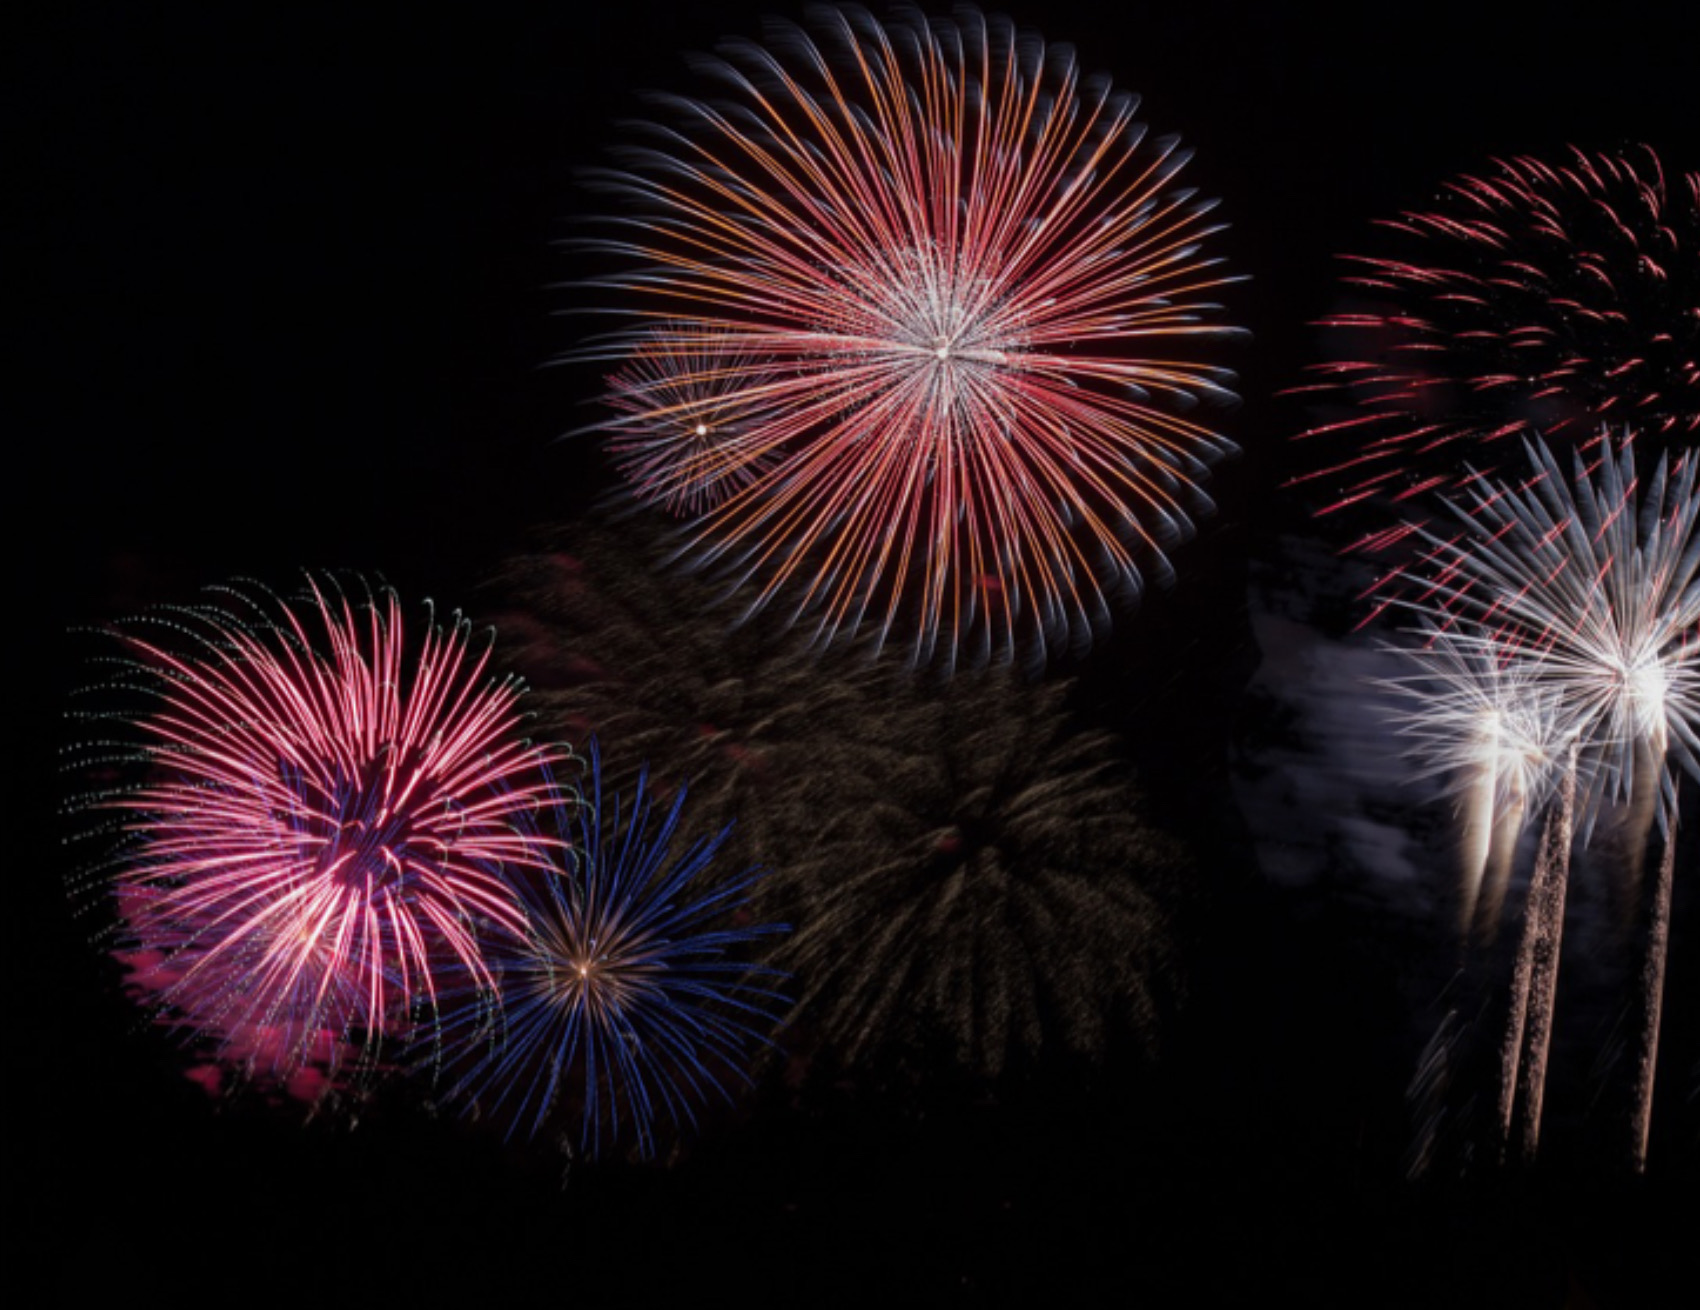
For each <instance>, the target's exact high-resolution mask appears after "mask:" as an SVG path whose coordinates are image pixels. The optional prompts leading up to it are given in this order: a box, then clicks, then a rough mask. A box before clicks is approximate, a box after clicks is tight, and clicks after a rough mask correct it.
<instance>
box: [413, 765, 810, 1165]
mask: <svg viewBox="0 0 1700 1310" xmlns="http://www.w3.org/2000/svg"><path fill="white" fill-rule="evenodd" d="M684 805H685V790H684V789H683V788H680V789H679V791H678V792H677V793H676V795H675V796H674V799H673V802H672V804H671V806H670V807H668V808H666V809H665V810H664V811H659V810H657V809H656V805H655V800H654V797H653V796H652V795H651V794H650V793H649V791H648V787H647V779H646V778H645V777H643V776H640V777H639V779H638V782H637V786H636V788H635V790H634V791H633V792H632V793H631V796H630V801H629V805H628V806H627V807H625V808H624V809H622V805H621V798H620V797H619V796H618V795H617V794H615V793H614V792H612V791H608V792H605V791H604V789H603V782H602V765H601V755H600V751H599V750H598V748H597V746H596V744H595V742H594V741H593V742H592V744H591V750H590V769H589V776H588V787H587V788H586V790H585V793H584V794H583V795H582V796H580V797H576V798H575V800H574V802H573V803H571V804H569V803H567V802H566V801H565V799H563V802H562V804H561V806H560V807H559V808H558V810H557V818H558V819H559V821H560V823H561V825H562V830H563V835H564V836H569V837H570V844H571V851H570V855H568V856H567V857H566V858H565V859H564V860H563V861H562V865H561V867H560V868H559V869H554V870H548V871H545V872H543V873H540V874H539V873H535V872H533V873H531V874H529V875H528V876H524V877H522V878H521V879H519V880H518V883H517V890H518V893H519V896H520V899H521V901H522V902H523V904H524V906H525V909H526V921H527V928H526V932H525V933H524V935H523V936H522V937H521V938H518V939H509V940H508V941H507V942H505V943H504V944H503V945H502V946H500V947H499V948H497V950H496V951H495V952H494V953H493V956H492V962H493V965H494V967H495V969H496V970H497V973H498V975H499V978H500V985H501V995H502V1019H501V1023H500V1026H499V1027H498V1028H497V1029H496V1030H495V1031H494V1033H492V1032H491V1030H490V1029H489V1027H488V1025H487V1024H486V1023H485V1021H484V1018H485V1017H484V1014H483V1011H482V1009H481V1007H479V1006H477V1005H474V1006H473V1007H471V1008H470V1009H468V1010H466V1011H463V1012H461V1013H460V1014H458V1015H457V1016H456V1020H457V1022H456V1023H455V1024H454V1025H453V1026H454V1027H455V1028H456V1029H457V1030H458V1031H457V1032H456V1034H455V1036H454V1039H453V1040H452V1041H451V1043H450V1045H449V1049H448V1054H447V1057H446V1058H447V1061H448V1063H449V1064H450V1066H451V1067H458V1074H457V1081H456V1083H455V1093H456V1094H457V1095H458V1096H460V1097H462V1098H464V1099H466V1100H468V1101H469V1102H470V1103H471V1104H472V1105H475V1106H477V1107H478V1109H479V1110H480V1112H481V1113H484V1114H489V1115H494V1116H498V1117H504V1118H506V1119H507V1120H508V1121H509V1132H510V1134H513V1133H519V1134H521V1135H524V1136H527V1137H530V1136H535V1135H536V1134H537V1133H538V1131H539V1130H541V1129H542V1128H543V1127H544V1126H545V1125H547V1124H549V1123H551V1122H552V1121H553V1122H554V1123H556V1125H557V1126H558V1127H561V1128H563V1130H564V1132H565V1135H566V1139H567V1140H568V1141H569V1142H570V1144H571V1149H573V1150H574V1151H575V1152H577V1153H580V1154H583V1155H586V1156H589V1157H595V1156H598V1155H600V1154H603V1153H604V1152H605V1151H606V1149H607V1148H608V1147H610V1146H611V1145H614V1144H616V1143H618V1142H620V1141H621V1140H622V1139H625V1140H627V1141H629V1142H631V1143H632V1144H634V1145H635V1147H636V1149H637V1151H638V1152H639V1153H640V1154H641V1155H643V1156H646V1157H647V1156H651V1155H653V1154H654V1153H655V1142H656V1137H655V1126H656V1121H657V1120H658V1119H662V1118H664V1119H666V1120H667V1121H669V1122H671V1123H672V1124H674V1125H675V1126H677V1125H681V1124H684V1123H694V1121H695V1115H696V1110H695V1107H696V1105H697V1104H698V1103H700V1102H701V1101H703V1100H705V1099H707V1098H708V1097H709V1096H711V1095H715V1094H719V1095H726V1084H727V1083H728V1082H729V1081H730V1080H732V1079H734V1078H739V1077H742V1076H743V1072H742V1071H743V1065H744V1062H745V1060H746V1059H747V1057H748V1055H749V1053H750V1051H751V1049H752V1048H753V1047H756V1046H759V1045H760V1044H761V1043H763V1042H765V1041H766V1040H767V1034H768V1033H769V1032H771V1031H772V1029H773V1027H774V1026H775V1024H776V1023H777V1021H778V1018H779V1016H780V1014H781V1013H782V1011H783V1007H784V1004H785V998H784V997H783V996H782V995H781V994H780V993H779V992H778V991H776V990H775V985H776V984H777V983H778V982H779V981H780V980H781V978H782V975H780V974H779V973H777V972H776V971H774V970H772V969H770V968H766V967H763V966H760V965H755V964H752V963H750V962H749V960H748V959H747V956H748V954H749V952H750V950H751V949H752V947H753V945H754V944H755V943H756V942H757V941H759V939H760V938H762V937H764V936H766V935H768V934H771V933H778V932H783V931H785V929H784V927H783V926H782V925H778V924H760V925H755V924H751V923H749V922H748V921H747V913H746V911H745V905H746V901H747V893H748V891H749V889H750V887H751V886H752V885H753V883H754V882H755V881H756V879H757V877H758V876H759V874H760V872H761V871H760V870H757V869H748V870H745V871H744V872H743V873H742V874H740V875H738V876H736V877H732V878H727V877H725V876H724V875H723V876H721V877H720V878H718V879H715V880H714V881H713V882H712V883H711V884H710V883H709V882H708V880H707V879H706V878H705V874H706V872H707V871H708V870H709V868H710V866H711V865H712V864H713V863H714V861H715V859H716V858H717V856H718V854H719V851H720V847H721V845H722V843H723V841H724V839H725V836H726V831H727V829H724V828H723V829H722V830H721V831H720V832H719V833H718V834H716V835H715V836H712V837H709V838H706V839H702V840H697V841H694V842H692V843H691V844H690V845H689V846H688V847H686V848H685V849H684V850H682V851H680V850H678V849H677V847H678V846H679V845H681V844H682V843H679V842H677V841H676V839H677V837H678V829H679V819H680V814H681V813H682V811H683V809H684ZM564 844H565V843H564ZM575 1116H576V1119H577V1123H576V1124H573V1123H572V1122H571V1120H572V1119H573V1118H574V1117H575ZM563 1121H566V1122H563Z"/></svg>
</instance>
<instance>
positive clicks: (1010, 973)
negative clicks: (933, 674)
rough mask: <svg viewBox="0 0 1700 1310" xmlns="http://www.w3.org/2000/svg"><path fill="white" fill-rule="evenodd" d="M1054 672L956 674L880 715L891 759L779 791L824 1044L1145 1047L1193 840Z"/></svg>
mask: <svg viewBox="0 0 1700 1310" xmlns="http://www.w3.org/2000/svg"><path fill="white" fill-rule="evenodd" d="M1066 694H1067V691H1066V688H1065V687H1061V686H1047V687H1040V688H1034V687H1027V686H1022V685H1019V684H1017V683H1016V682H1014V681H1013V680H1012V679H1011V678H1010V677H1009V676H1008V675H1004V674H996V675H994V674H989V673H982V674H977V675H972V676H966V677H960V678H958V679H956V680H955V681H953V682H952V683H951V684H950V686H949V688H948V689H947V690H946V691H945V692H943V693H941V694H936V695H932V696H910V697H907V698H903V699H902V700H901V703H900V705H899V706H897V707H894V709H895V710H896V713H895V714H894V715H893V716H891V717H880V718H875V719H873V720H871V721H870V722H869V723H868V724H867V726H866V728H865V729H864V732H865V734H866V736H867V737H868V738H870V739H876V740H869V741H865V742H864V743H863V748H864V749H865V750H868V751H869V753H870V754H874V755H876V756H883V757H884V760H885V763H884V766H883V767H882V768H881V769H879V770H878V771H877V772H868V771H860V770H858V771H855V772H850V771H845V770H836V769H834V770H830V771H822V773H820V774H818V775H817V776H816V777H815V778H814V779H811V780H805V781H803V782H802V783H800V785H798V786H797V787H796V788H795V789H794V792H793V794H792V796H791V797H790V798H789V804H788V805H787V806H785V808H784V811H783V815H782V819H781V823H782V826H783V827H784V829H785V843H786V850H787V852H788V859H787V861H786V863H785V865H784V866H783V867H782V869H781V872H780V873H779V874H778V875H777V876H776V877H775V879H774V880H773V882H772V884H771V886H772V889H773V894H774V897H775V898H776V902H775V903H776V905H777V907H778V911H777V912H783V913H784V914H785V915H786V916H787V917H788V918H790V919H792V921H793V922H794V923H795V924H796V925H797V926H796V931H795V932H794V934H793V936H792V937H791V938H790V939H789V940H788V941H787V942H786V943H785V946H784V950H783V951H782V952H781V954H780V956H779V960H780V962H781V963H782V964H784V966H785V967H786V968H787V969H788V970H789V971H790V972H792V973H793V974H794V976H795V977H796V980H797V987H798V989H799V992H800V997H801V999H800V1001H799V1003H798V1008H797V1023H798V1025H799V1026H800V1027H801V1028H803V1029H804V1030H806V1031H807V1032H808V1033H810V1034H812V1035H813V1036H814V1037H815V1038H816V1039H817V1041H818V1046H819V1052H818V1058H819V1059H821V1060H823V1061H825V1062H826V1063H827V1064H828V1065H831V1066H834V1067H841V1068H843V1069H846V1070H849V1069H854V1068H857V1067H858V1066H862V1067H864V1068H879V1067H882V1066H883V1065H884V1064H885V1062H886V1061H888V1060H890V1059H897V1060H906V1059H910V1058H915V1057H920V1058H926V1057H928V1056H934V1055H936V1056H942V1057H944V1058H946V1059H948V1060H951V1061H954V1062H955V1063H956V1064H957V1065H958V1066H959V1067H962V1068H965V1069H967V1070H969V1071H971V1072H973V1073H976V1074H979V1075H983V1076H989V1077H995V1076H996V1075H998V1074H999V1073H1000V1072H1001V1071H1002V1070H1003V1069H1004V1067H1005V1065H1006V1063H1007V1062H1009V1061H1011V1060H1014V1059H1022V1060H1025V1059H1029V1058H1034V1057H1039V1056H1041V1055H1044V1054H1053V1055H1054V1054H1058V1053H1069V1054H1074V1055H1081V1054H1084V1055H1087V1056H1098V1055H1100V1054H1102V1052H1103V1050H1104V1049H1105V1048H1106V1046H1109V1045H1113V1044H1115V1043H1116V1042H1117V1041H1126V1040H1128V1039H1131V1040H1132V1041H1133V1042H1135V1043H1136V1044H1138V1045H1139V1046H1140V1047H1141V1048H1142V1049H1144V1050H1145V1051H1146V1053H1147V1054H1149V1053H1151V1052H1153V1051H1154V1050H1155V1049H1156V1047H1157V1046H1158V1044H1159V1040H1158V1039H1159V1032H1160V1028H1161V1024H1162V1020H1163V1018H1164V1017H1165V1015H1166V1014H1167V1013H1168V1012H1169V1011H1170V1009H1171V1008H1172V1006H1173V1005H1174V1004H1175V1003H1176V1002H1177V1001H1178V999H1179V997H1180V995H1181V992H1182V991H1183V987H1182V985H1181V983H1180V980H1179V969H1178V966H1177V958H1178V957H1177V955H1176V953H1175V951H1174V947H1173V938H1172V936H1171V933H1172V921H1173V920H1172V914H1173V911H1174V909H1175V906H1176V904H1177V902H1178V897H1177V889H1178V888H1179V886H1180V885H1181V884H1182V883H1183V882H1184V880H1185V879H1184V871H1185V868H1186V865H1187V859H1186V857H1185V855H1184V853H1183V851H1182V848H1180V847H1179V845H1178V844H1177V843H1175V842H1174V841H1173V840H1172V839H1169V838H1167V837H1165V836H1164V835H1163V834H1162V833H1161V832H1160V831H1159V830H1157V829H1155V828H1154V827H1153V826H1152V825H1151V824H1150V822H1149V821H1148V819H1147V818H1146V816H1145V815H1144V814H1143V813H1142V803H1141V797H1140V795H1139V793H1138V791H1137V790H1136V789H1135V788H1134V787H1133V786H1132V785H1131V784H1130V783H1129V782H1128V780H1127V779H1126V777H1125V776H1123V774H1122V773H1121V771H1120V770H1119V768H1118V766H1117V764H1116V762H1115V760H1114V757H1113V754H1112V751H1111V746H1112V742H1111V739H1110V738H1109V737H1108V736H1107V735H1106V734H1103V733H1097V732H1083V731H1076V730H1074V729H1073V728H1072V727H1071V726H1070V724H1069V722H1068V719H1067V716H1066V715H1065V713H1064V710H1063V701H1064V698H1065V696H1066Z"/></svg>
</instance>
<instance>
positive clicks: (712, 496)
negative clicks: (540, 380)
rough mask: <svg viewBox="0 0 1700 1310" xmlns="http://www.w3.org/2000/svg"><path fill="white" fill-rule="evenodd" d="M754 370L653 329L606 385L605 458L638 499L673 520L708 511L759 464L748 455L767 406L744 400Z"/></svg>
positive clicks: (742, 359)
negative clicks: (611, 414)
mask: <svg viewBox="0 0 1700 1310" xmlns="http://www.w3.org/2000/svg"><path fill="white" fill-rule="evenodd" d="M762 367H763V364H762V361H761V360H760V359H757V358H755V357H754V356H750V355H746V354H741V353H739V352H738V351H737V350H735V349H730V348H728V347H727V345H726V344H725V343H724V342H723V341H721V340H719V339H718V338H716V337H715V336H712V335H707V336H705V335H703V334H701V333H699V332H695V331H693V330H692V329H691V328H690V327H689V326H683V327H676V328H669V329H663V330H661V331H659V332H656V333H654V334H653V339H652V340H649V341H647V342H645V343H644V344H641V345H639V346H638V347H637V349H636V350H635V351H633V353H632V355H631V357H630V358H629V359H628V360H627V361H626V362H625V364H624V365H622V367H621V368H620V369H619V370H618V371H617V372H615V373H614V374H613V375H612V376H611V377H610V378H609V379H608V398H607V399H608V404H609V405H611V406H612V407H613V408H614V409H615V410H617V411H619V413H620V415H621V417H620V418H619V419H618V420H616V421H615V422H614V423H612V424H610V425H609V436H608V453H609V454H610V455H611V456H612V457H613V460H614V463H615V464H616V466H617V467H618V468H619V469H620V472H621V473H622V474H623V475H624V477H625V478H626V480H627V481H628V482H630V483H632V484H633V485H635V486H638V487H642V488H643V489H644V493H643V495H644V499H645V500H648V501H650V502H653V503H657V504H660V505H662V506H663V507H665V508H666V510H667V511H668V512H669V513H671V514H675V515H678V516H681V517H686V516H694V515H697V514H701V513H705V512H707V511H708V510H711V509H713V508H714V507H715V506H716V505H718V504H720V502H721V501H723V500H725V499H726V498H727V497H728V496H730V495H732V494H733V493H734V492H736V491H738V490H740V489H742V488H744V487H747V486H749V485H750V484H751V483H752V482H754V481H755V480H756V478H757V475H758V474H759V473H760V472H761V471H762V469H763V468H764V467H765V465H766V464H767V463H768V460H767V459H766V457H765V456H764V455H763V454H762V453H761V451H760V450H759V449H757V450H752V449H751V447H752V444H753V443H755V441H756V438H755V433H756V432H757V431H758V430H759V428H760V426H761V425H762V424H764V423H765V422H766V421H767V420H768V417H769V416H768V412H767V406H765V405H764V404H762V402H761V401H760V400H759V398H752V397H750V396H747V395H745V394H744V389H745V380H746V378H747V377H748V375H749V374H750V373H752V372H758V371H760V369H761V368H762Z"/></svg>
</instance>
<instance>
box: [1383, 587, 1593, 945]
mask: <svg viewBox="0 0 1700 1310" xmlns="http://www.w3.org/2000/svg"><path fill="white" fill-rule="evenodd" d="M1416 635H1417V642H1416V644H1414V645H1406V646H1400V647H1398V648H1396V649H1397V652H1398V654H1399V655H1400V656H1401V657H1402V659H1403V660H1404V661H1405V662H1406V664H1407V666H1408V667H1409V670H1410V671H1409V672H1407V673H1406V674H1404V675H1403V676H1401V677H1399V678H1395V679H1390V680H1388V681H1387V682H1386V683H1384V684H1383V685H1384V686H1385V687H1386V689H1387V690H1389V691H1391V692H1393V693H1394V694H1395V695H1396V696H1397V697H1398V698H1399V701H1400V709H1399V710H1398V712H1397V713H1396V715H1395V716H1394V717H1395V722H1396V724H1397V727H1398V731H1399V733H1400V735H1401V736H1403V737H1404V738H1406V739H1407V741H1408V742H1409V755H1410V757H1411V759H1412V761H1413V764H1414V766H1415V767H1414V771H1413V776H1414V777H1415V778H1418V779H1423V778H1431V777H1438V778H1442V779H1444V780H1445V781H1446V783H1447V785H1448V787H1449V789H1450V790H1451V792H1452V794H1453V795H1454V796H1455V798H1456V800H1457V804H1458V810H1459V824H1460V828H1461V846H1462V850H1461V855H1462V869H1461V873H1462V884H1461V888H1460V897H1459V919H1460V922H1459V927H1460V930H1461V931H1462V932H1463V933H1465V934H1466V935H1469V934H1472V933H1476V934H1480V935H1488V934H1491V932H1492V930H1493V928H1494V926H1495V925H1496V924H1497V922H1498V919H1499V913H1500V908H1501V906H1502V905H1503V903H1504V898H1505V892H1506V888H1507V885H1508V883H1509V881H1510V876H1511V869H1512V863H1513V859H1514V856H1515V854H1516V846H1517V839H1518V837H1519V836H1520V835H1521V833H1522V831H1523V827H1524V823H1525V821H1526V819H1527V818H1528V817H1529V816H1530V815H1531V814H1539V813H1540V812H1541V811H1542V809H1543V808H1544V806H1545V804H1546V801H1547V799H1548V797H1549V795H1550V793H1551V792H1552V790H1553V788H1554V786H1555V784H1556V781H1557V778H1558V774H1559V773H1560V772H1561V767H1562V765H1563V764H1564V761H1565V759H1566V758H1567V756H1568V753H1569V742H1570V737H1571V734H1572V731H1573V729H1572V727H1571V725H1570V722H1569V720H1568V718H1567V717H1566V716H1565V715H1564V714H1563V713H1562V712H1561V706H1562V703H1563V702H1562V698H1561V697H1560V696H1559V694H1558V692H1557V691H1555V690H1554V689H1552V688H1550V687H1544V686H1542V685H1540V683H1539V682H1538V680H1537V679H1536V678H1535V676H1534V674H1533V671H1532V670H1531V669H1530V667H1529V666H1528V665H1526V664H1523V663H1520V662H1517V661H1516V660H1514V659H1513V658H1512V651H1511V649H1510V648H1507V647H1504V646H1502V645H1500V644H1499V643H1497V642H1494V641H1491V640H1490V641H1489V642H1487V643H1486V644H1479V643H1476V642H1473V641H1471V640H1469V639H1468V638H1467V637H1466V636H1465V635H1464V634H1461V633H1460V632H1459V629H1458V626H1457V624H1456V623H1451V624H1449V626H1446V627H1441V626H1439V625H1438V624H1437V622H1436V620H1435V619H1434V618H1432V617H1431V616H1428V615H1423V616H1420V618H1419V623H1418V628H1417V634H1416Z"/></svg>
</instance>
